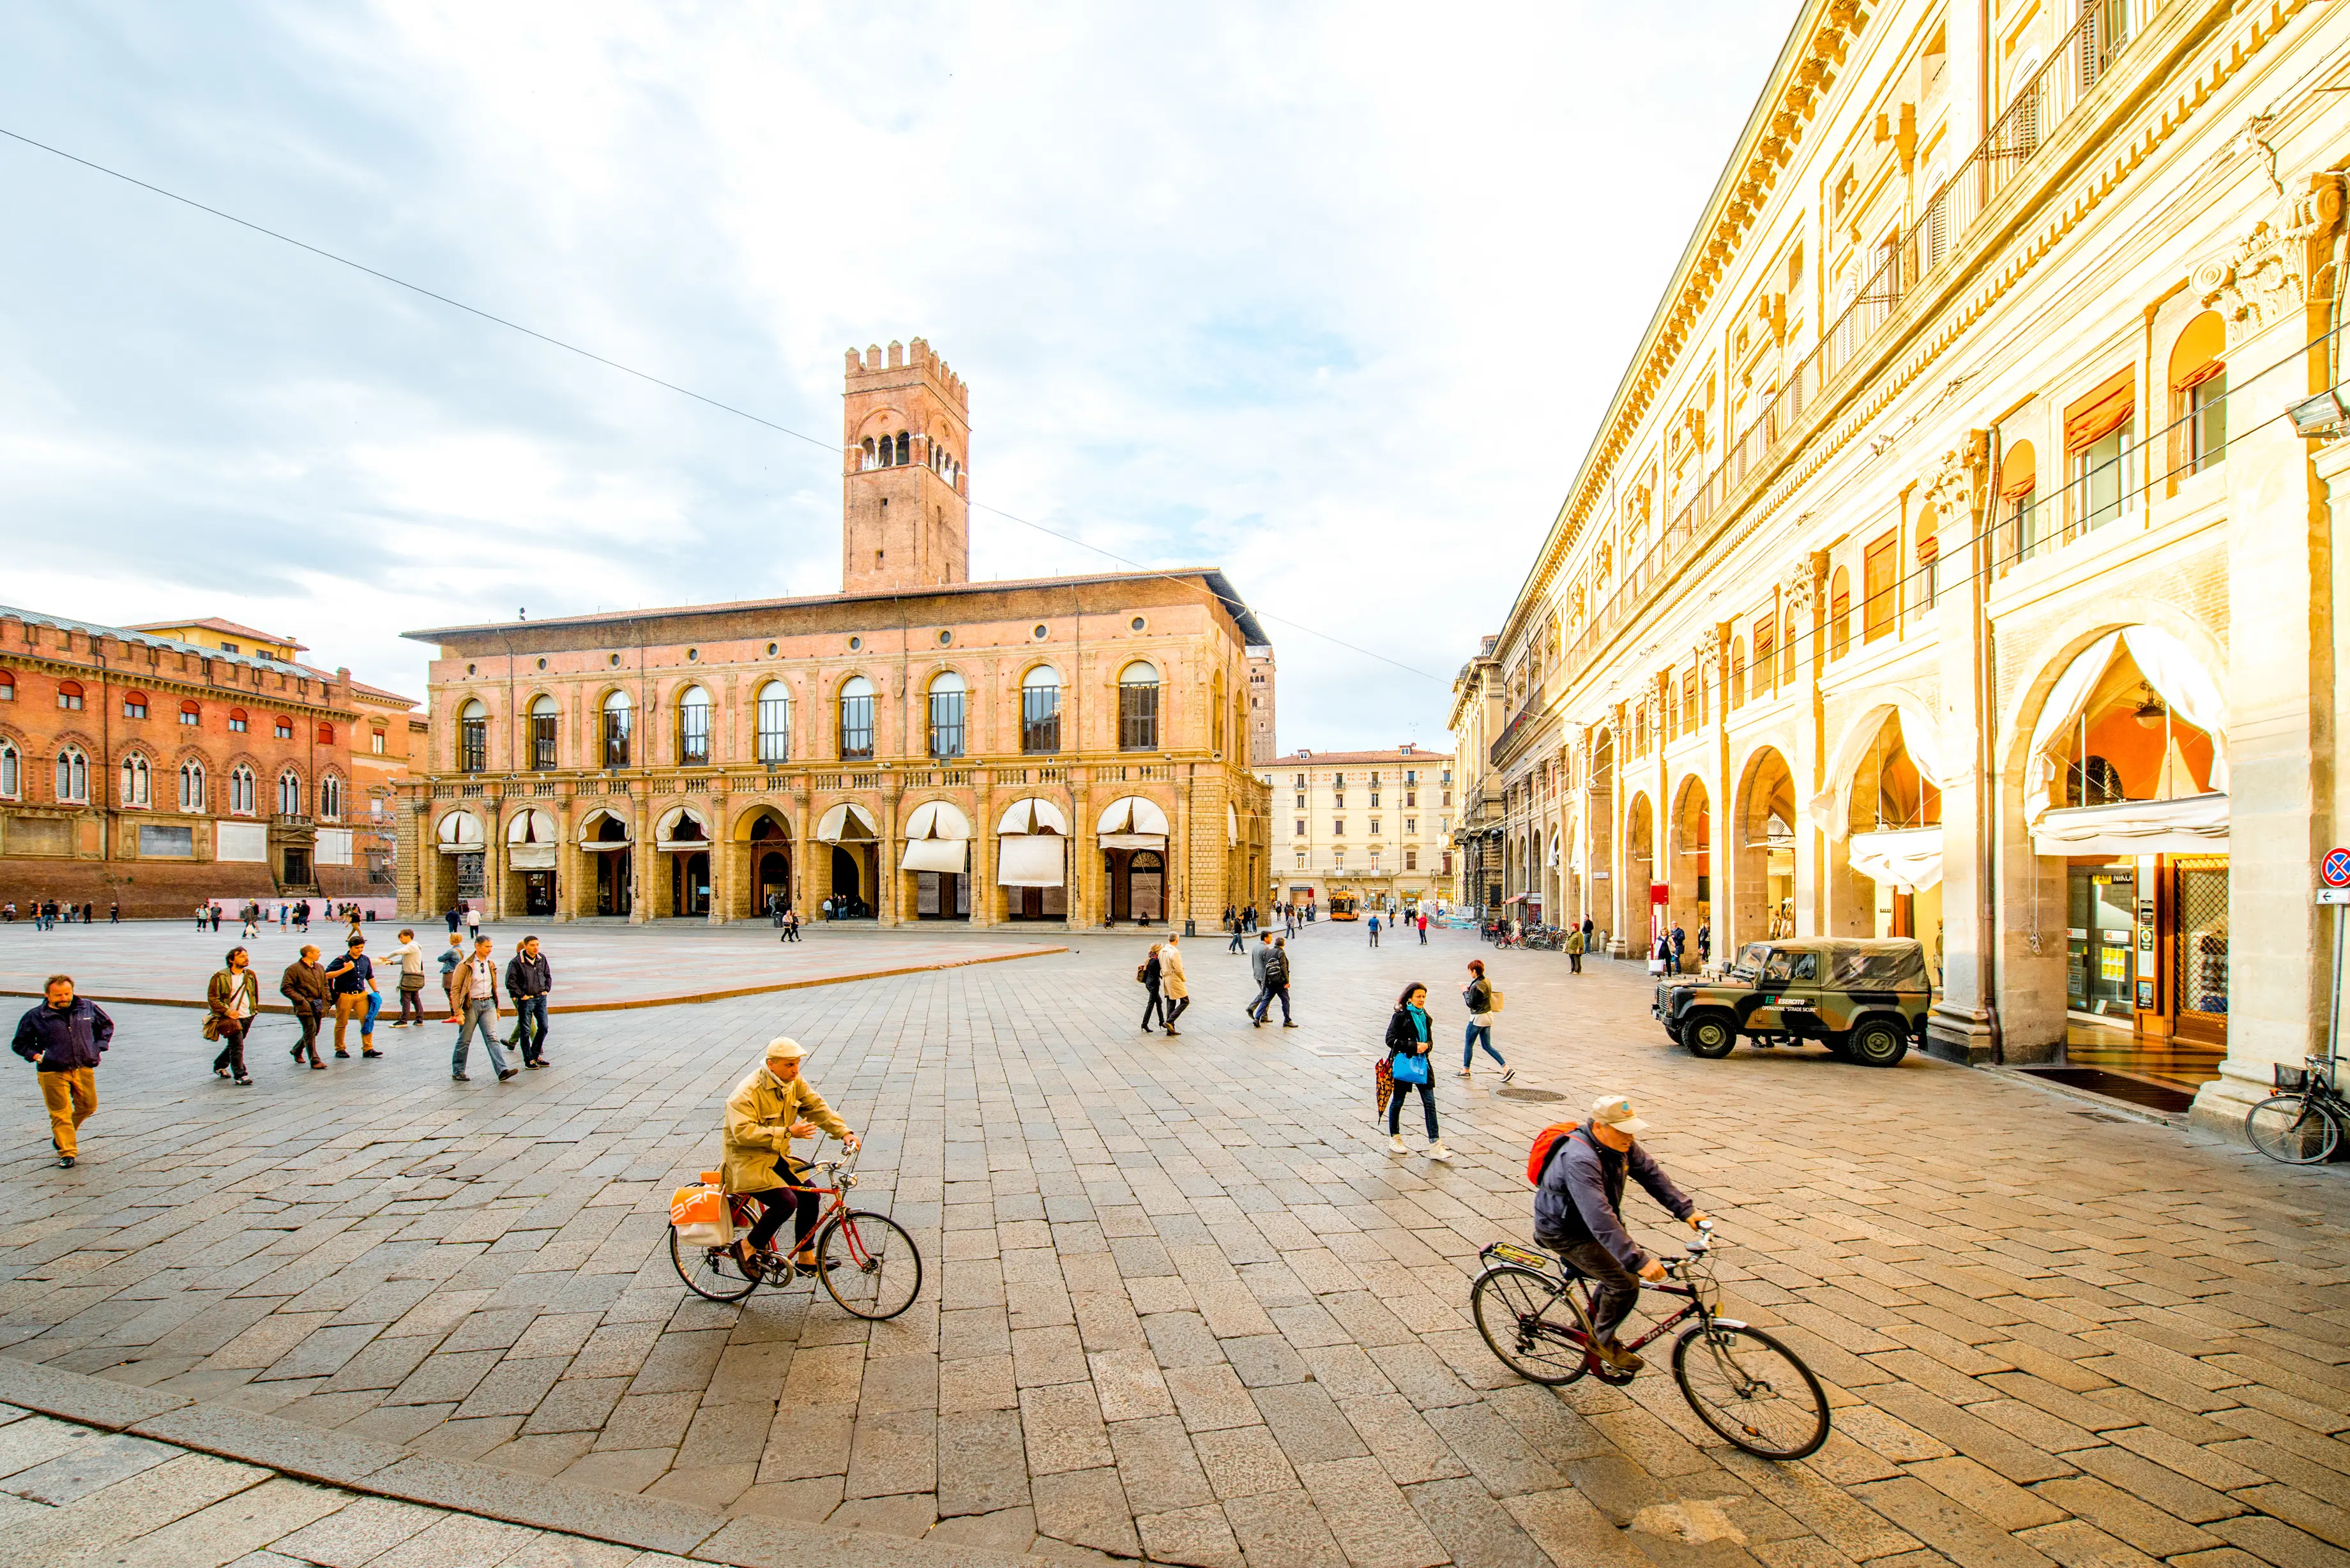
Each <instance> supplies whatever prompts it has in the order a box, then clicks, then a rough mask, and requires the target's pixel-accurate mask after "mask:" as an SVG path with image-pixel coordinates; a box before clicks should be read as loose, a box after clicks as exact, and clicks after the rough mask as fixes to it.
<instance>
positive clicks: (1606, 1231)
mask: <svg viewBox="0 0 2350 1568" xmlns="http://www.w3.org/2000/svg"><path fill="white" fill-rule="evenodd" d="M1646 1131H1648V1123H1647V1122H1645V1121H1642V1120H1641V1119H1640V1118H1639V1117H1638V1116H1635V1115H1633V1113H1632V1102H1631V1101H1630V1100H1627V1099H1626V1098H1625V1097H1624V1096H1621V1095H1603V1096H1600V1097H1599V1098H1598V1099H1597V1100H1596V1101H1594V1102H1593V1103H1592V1106H1591V1119H1590V1120H1589V1121H1587V1122H1586V1123H1585V1124H1584V1125H1583V1126H1581V1127H1576V1128H1575V1130H1574V1131H1573V1132H1571V1133H1568V1134H1567V1135H1566V1136H1565V1137H1562V1138H1560V1139H1559V1140H1558V1142H1556V1143H1555V1144H1554V1145H1552V1146H1551V1153H1550V1163H1549V1164H1547V1165H1545V1166H1544V1168H1543V1174H1542V1179H1541V1180H1540V1181H1539V1182H1537V1183H1535V1186H1534V1240H1535V1241H1538V1242H1539V1243H1541V1244H1542V1245H1543V1246H1545V1247H1548V1248H1549V1249H1550V1250H1551V1251H1554V1252H1556V1253H1558V1254H1559V1255H1560V1256H1561V1257H1563V1258H1565V1260H1566V1261H1567V1263H1568V1264H1569V1265H1570V1266H1571V1267H1573V1268H1574V1269H1575V1271H1576V1272H1579V1273H1581V1274H1584V1275H1586V1276H1587V1277H1588V1278H1589V1279H1590V1280H1591V1281H1592V1282H1593V1283H1595V1284H1596V1285H1597V1286H1598V1287H1599V1299H1598V1300H1597V1301H1596V1303H1594V1304H1593V1309H1592V1319H1591V1328H1592V1333H1593V1335H1594V1337H1595V1338H1596V1341H1597V1343H1596V1345H1595V1346H1594V1348H1595V1349H1596V1351H1597V1352H1598V1355H1599V1359H1600V1360H1601V1361H1603V1362H1605V1363H1607V1366H1608V1368H1609V1370H1611V1371H1615V1372H1624V1373H1631V1372H1638V1370H1640V1368H1641V1366H1643V1365H1644V1363H1643V1362H1642V1361H1641V1360H1640V1358H1639V1357H1638V1356H1637V1355H1633V1354H1632V1353H1631V1352H1630V1351H1628V1350H1627V1349H1625V1348H1624V1346H1623V1344H1622V1342H1621V1341H1619V1340H1618V1339H1617V1337H1616V1330H1617V1325H1618V1324H1622V1323H1623V1321H1624V1319H1625V1318H1626V1317H1627V1316H1628V1315H1630V1314H1631V1311H1632V1304H1633V1303H1635V1302H1637V1301H1638V1300H1639V1299H1640V1282H1641V1281H1642V1280H1647V1281H1648V1282H1650V1283H1652V1284H1653V1283H1655V1282H1657V1281H1659V1280H1661V1279H1663V1278H1664V1277H1665V1265H1664V1264H1663V1263H1661V1262H1659V1261H1658V1260H1656V1259H1655V1258H1652V1257H1650V1256H1649V1255H1648V1253H1647V1252H1645V1251H1641V1248H1640V1244H1639V1243H1638V1241H1633V1240H1632V1235H1631V1232H1630V1231H1627V1230H1625V1229H1624V1212H1623V1210H1624V1179H1625V1178H1626V1177H1627V1176H1629V1177H1630V1178H1631V1179H1633V1180H1635V1181H1637V1182H1638V1183H1639V1184H1640V1185H1641V1186H1642V1187H1644V1188H1646V1189H1648V1196H1649V1197H1651V1198H1653V1199H1656V1200H1657V1201H1658V1202H1659V1203H1660V1204H1662V1205H1663V1206H1664V1208H1665V1209H1666V1210H1668V1211H1669V1212H1670V1213H1671V1215H1672V1217H1673V1218H1674V1219H1676V1220H1687V1221H1689V1223H1690V1224H1691V1225H1699V1224H1702V1223H1704V1221H1705V1216H1704V1215H1702V1214H1700V1213H1699V1212H1698V1210H1697V1205H1696V1203H1694V1202H1692V1201H1691V1200H1690V1196H1689V1194H1687V1193H1685V1192H1683V1191H1682V1190H1681V1189H1679V1188H1678V1187H1675V1186H1674V1185H1673V1182H1672V1179H1671V1178H1670V1177H1669V1176H1667V1175H1666V1174H1665V1171H1664V1168H1663V1167H1662V1166H1660V1165H1659V1164H1658V1163H1657V1162H1656V1161H1655V1160H1653V1159H1651V1158H1648V1150H1647V1149H1645V1148H1642V1147H1639V1145H1638V1142H1637V1141H1636V1140H1637V1138H1638V1136H1639V1135H1640V1134H1641V1133H1644V1132H1646Z"/></svg>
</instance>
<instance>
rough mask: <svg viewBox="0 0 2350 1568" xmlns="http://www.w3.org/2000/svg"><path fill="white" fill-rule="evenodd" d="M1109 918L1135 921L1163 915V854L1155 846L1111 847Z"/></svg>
mask: <svg viewBox="0 0 2350 1568" xmlns="http://www.w3.org/2000/svg"><path fill="white" fill-rule="evenodd" d="M1103 853H1104V857H1105V858H1106V859H1107V862H1108V874H1109V918H1110V919H1111V920H1112V921H1113V922H1116V921H1118V920H1132V921H1134V922H1135V923H1136V924H1138V925H1141V924H1146V923H1149V922H1152V921H1157V920H1161V919H1165V918H1166V892H1167V857H1165V856H1164V855H1161V854H1160V853H1159V851H1158V850H1156V849H1111V850H1106V851H1104V852H1103Z"/></svg>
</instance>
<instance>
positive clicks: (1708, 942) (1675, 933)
mask: <svg viewBox="0 0 2350 1568" xmlns="http://www.w3.org/2000/svg"><path fill="white" fill-rule="evenodd" d="M1589 923H1590V922H1589V921H1586V922H1585V924H1586V925H1588V924H1589ZM1650 956H1652V957H1653V958H1655V959H1656V960H1657V961H1658V962H1659V963H1660V964H1662V965H1663V966H1664V972H1665V973H1667V974H1681V973H1684V972H1686V971H1687V969H1688V967H1689V965H1688V958H1689V933H1688V932H1687V931H1685V930H1683V929H1681V923H1680V922H1679V920H1675V921H1674V922H1673V923H1672V926H1671V928H1670V929H1667V930H1661V931H1659V932H1658V933H1657V950H1656V952H1655V953H1654V954H1652V955H1650ZM1712 961H1713V922H1712V921H1711V919H1701V920H1700V921H1698V923H1697V967H1698V968H1700V969H1703V968H1705V966H1706V965H1707V964H1709V963H1711V962H1712ZM1577 967H1578V968H1579V967H1581V966H1579V965H1578V966H1577Z"/></svg>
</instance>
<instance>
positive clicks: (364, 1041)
mask: <svg viewBox="0 0 2350 1568" xmlns="http://www.w3.org/2000/svg"><path fill="white" fill-rule="evenodd" d="M367 999H368V1010H367V1016H366V1017H365V1018H363V1019H361V1020H359V1049H360V1050H362V1051H365V1050H369V1049H371V1048H372V1047H373V1045H374V1044H375V1018H376V1014H377V1013H379V1012H382V1011H383V992H380V991H370V992H368V993H367Z"/></svg>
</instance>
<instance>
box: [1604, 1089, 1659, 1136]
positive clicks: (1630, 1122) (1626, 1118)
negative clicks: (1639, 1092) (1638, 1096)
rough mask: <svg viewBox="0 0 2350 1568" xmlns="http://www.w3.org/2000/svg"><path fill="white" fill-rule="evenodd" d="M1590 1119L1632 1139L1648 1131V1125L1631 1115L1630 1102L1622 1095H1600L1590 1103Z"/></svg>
mask: <svg viewBox="0 0 2350 1568" xmlns="http://www.w3.org/2000/svg"><path fill="white" fill-rule="evenodd" d="M1591 1119H1592V1120H1593V1121H1595V1122H1596V1123H1598V1124H1599V1125H1600V1126H1602V1127H1614V1128H1615V1129H1616V1130H1617V1132H1619V1133H1625V1134H1628V1135H1629V1136H1631V1137H1639V1136H1640V1135H1641V1134H1642V1133H1644V1132H1647V1131H1648V1123H1646V1122H1644V1121H1642V1120H1641V1119H1640V1118H1639V1117H1638V1116H1634V1115H1633V1114H1632V1102H1631V1101H1630V1100H1628V1099H1627V1098H1625V1097H1624V1096H1622V1095H1602V1096H1599V1097H1598V1098H1597V1099H1596V1100H1594V1101H1592V1102H1591Z"/></svg>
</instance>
